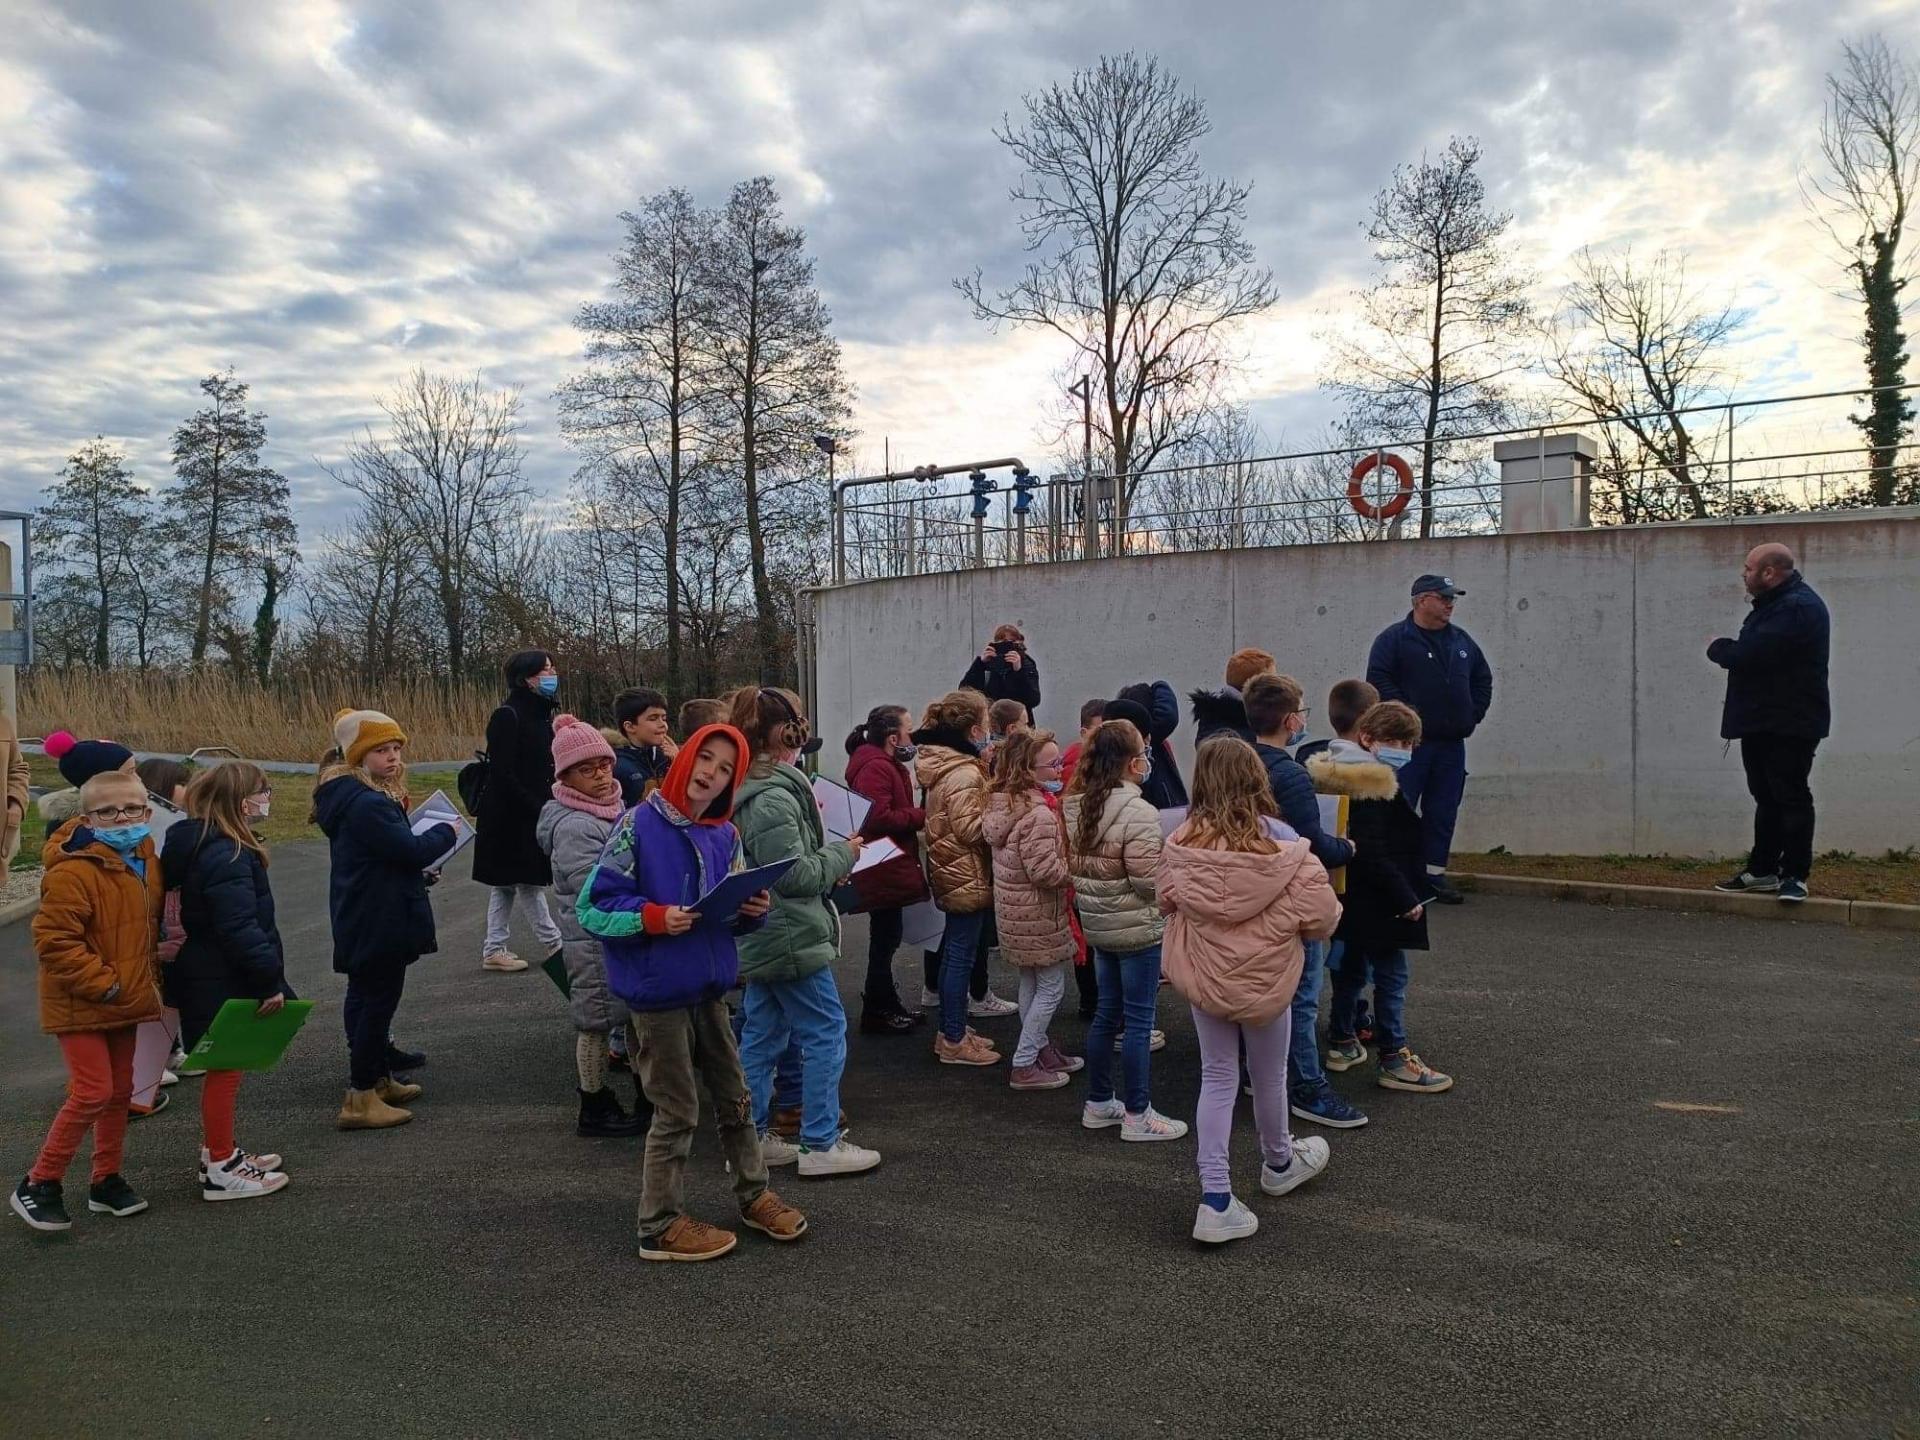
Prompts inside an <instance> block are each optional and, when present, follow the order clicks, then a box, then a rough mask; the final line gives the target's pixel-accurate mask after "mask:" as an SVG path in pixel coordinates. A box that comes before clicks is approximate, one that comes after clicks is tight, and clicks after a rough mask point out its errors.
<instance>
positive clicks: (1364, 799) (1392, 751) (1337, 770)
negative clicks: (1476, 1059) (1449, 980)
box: [1307, 700, 1453, 1095]
mask: <svg viewBox="0 0 1920 1440" xmlns="http://www.w3.org/2000/svg"><path fill="white" fill-rule="evenodd" d="M1354 736H1355V738H1354V739H1352V740H1336V741H1334V742H1333V744H1332V745H1330V746H1329V747H1328V748H1327V753H1326V754H1324V755H1316V756H1315V757H1314V758H1313V759H1312V760H1311V761H1310V762H1308V765H1307V772H1308V773H1309V774H1310V775H1312V776H1313V783H1314V785H1315V787H1316V788H1317V789H1319V790H1320V791H1321V792H1322V793H1324V794H1334V795H1345V796H1347V797H1349V804H1348V807H1347V816H1348V819H1347V833H1348V834H1349V835H1351V836H1352V837H1353V842H1354V854H1353V861H1352V863H1351V864H1349V865H1348V866H1347V891H1346V897H1345V899H1346V911H1345V913H1344V914H1343V915H1342V916H1341V919H1340V928H1339V930H1338V931H1336V932H1335V937H1336V938H1337V939H1338V940H1340V941H1341V942H1342V943H1343V944H1344V945H1345V946H1346V951H1345V953H1344V954H1343V955H1342V956H1341V959H1340V965H1339V968H1338V969H1337V970H1335V971H1334V975H1333V1014H1332V1016H1331V1017H1330V1018H1329V1020H1328V1023H1327V1069H1329V1070H1350V1069H1352V1068H1353V1067H1354V1066H1356V1065H1360V1064H1364V1063H1365V1061H1366V1058H1367V1051H1366V1047H1365V1046H1364V1045H1362V1044H1361V1043H1360V1040H1359V1037H1358V1036H1357V1035H1356V1034H1355V1033H1354V1030H1355V1024H1354V1011H1355V1006H1356V1002H1357V1001H1358V999H1359V996H1360V988H1361V986H1362V985H1364V984H1365V983H1366V978H1367V974H1368V970H1369V967H1370V968H1371V970H1372V974H1373V1004H1374V1011H1375V1014H1374V1033H1375V1034H1376V1035H1377V1036H1378V1037H1379V1041H1380V1075H1379V1083H1380V1084H1381V1085H1382V1086H1383V1087H1384V1088H1386V1089H1388V1090H1412V1091H1414V1092H1416V1093H1419V1094H1430V1095H1431V1094H1438V1093H1439V1092H1441V1091H1442V1090H1446V1089H1448V1088H1450V1087H1451V1086H1452V1084H1453V1079H1452V1077H1451V1076H1448V1075H1442V1074H1441V1073H1440V1072H1439V1071H1437V1070H1434V1069H1431V1068H1430V1067H1428V1066H1427V1065H1426V1064H1425V1062H1423V1061H1422V1060H1421V1059H1420V1057H1419V1056H1418V1055H1416V1054H1414V1053H1413V1051H1412V1050H1411V1049H1409V1048H1408V1046H1407V1036H1406V1031H1405V1028H1404V1024H1403V1021H1402V1018H1401V1017H1402V1007H1403V1006H1404V1004H1405V1002H1406V996H1407V976H1408V969H1409V965H1408V960H1407V951H1409V950H1424V949H1426V948H1427V920H1426V907H1425V905H1424V904H1422V901H1421V897H1422V896H1423V895H1425V894H1426V890H1425V888H1424V887H1425V885H1426V861H1425V859H1424V857H1423V852H1422V850H1421V841H1420V817H1419V816H1418V815H1416V814H1415V813H1414V809H1413V807H1412V806H1411V805H1409V804H1408V803H1407V799H1406V797H1405V796H1404V795H1402V794H1401V793H1400V786H1399V782H1398V780H1397V779H1396V778H1395V775H1394V772H1395V771H1396V770H1398V769H1399V768H1400V767H1401V766H1402V765H1405V764H1406V763H1407V761H1409V760H1411V759H1412V758H1413V750H1414V747H1415V746H1416V745H1418V744H1419V743H1420V717H1419V716H1418V715H1416V714H1414V713H1413V710H1412V709H1411V708H1410V707H1408V706H1406V705H1403V704H1401V703H1400V702H1399V701H1398V700H1387V701H1383V702H1381V703H1380V704H1378V705H1375V706H1373V708H1371V709H1370V710H1368V711H1367V712H1366V713H1365V714H1364V715H1362V716H1361V717H1360V719H1359V721H1358V722H1357V723H1356V725H1355V727H1354Z"/></svg>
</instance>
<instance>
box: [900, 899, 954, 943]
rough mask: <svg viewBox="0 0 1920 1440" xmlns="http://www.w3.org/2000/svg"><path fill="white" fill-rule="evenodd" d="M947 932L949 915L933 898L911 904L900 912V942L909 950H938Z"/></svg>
mask: <svg viewBox="0 0 1920 1440" xmlns="http://www.w3.org/2000/svg"><path fill="white" fill-rule="evenodd" d="M946 933H947V917H946V915H945V913H944V912H943V911H942V910H941V909H940V907H939V906H938V905H936V904H934V903H933V901H931V900H922V901H921V902H920V903H919V904H917V905H909V906H907V908H906V909H904V910H902V911H901V912H900V943H901V944H902V945H904V946H906V948H908V949H909V950H915V949H918V950H937V949H939V948H940V937H941V936H942V935H944V934H946Z"/></svg>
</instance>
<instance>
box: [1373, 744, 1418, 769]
mask: <svg viewBox="0 0 1920 1440" xmlns="http://www.w3.org/2000/svg"><path fill="white" fill-rule="evenodd" d="M1373 758H1374V759H1376V760H1378V761H1379V762H1380V763H1381V764H1382V765H1391V766H1392V767H1393V768H1394V769H1395V770H1398V769H1399V768H1400V767H1401V766H1402V765H1404V764H1406V763H1407V762H1408V761H1409V760H1411V759H1413V751H1411V750H1406V749H1402V748H1401V747H1400V746H1398V745H1382V746H1381V747H1380V748H1379V749H1377V750H1375V751H1374V752H1373Z"/></svg>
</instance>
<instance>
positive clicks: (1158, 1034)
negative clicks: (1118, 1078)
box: [1016, 1007, 1167, 1055]
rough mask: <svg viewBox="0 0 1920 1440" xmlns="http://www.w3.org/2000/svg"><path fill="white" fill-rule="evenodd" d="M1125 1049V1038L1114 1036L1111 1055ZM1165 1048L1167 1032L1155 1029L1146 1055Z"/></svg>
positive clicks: (1149, 1039) (1149, 1037)
mask: <svg viewBox="0 0 1920 1440" xmlns="http://www.w3.org/2000/svg"><path fill="white" fill-rule="evenodd" d="M1016 1008H1017V1007H1016ZM1126 1048H1127V1037H1126V1036H1125V1035H1116V1036H1114V1037H1113V1053H1114V1054H1116V1055H1118V1054H1119V1053H1120V1052H1121V1051H1122V1050H1124V1049H1126ZM1166 1048H1167V1032H1166V1031H1164V1030H1160V1029H1155V1030H1154V1032H1153V1033H1152V1034H1151V1035H1149V1036H1148V1037H1147V1053H1148V1054H1152V1053H1153V1052H1154V1051H1156V1050H1164V1049H1166Z"/></svg>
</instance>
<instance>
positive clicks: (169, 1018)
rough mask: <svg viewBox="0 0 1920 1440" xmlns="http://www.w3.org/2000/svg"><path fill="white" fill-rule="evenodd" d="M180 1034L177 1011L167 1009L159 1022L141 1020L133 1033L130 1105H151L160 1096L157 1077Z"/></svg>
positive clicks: (178, 1013)
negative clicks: (131, 1094) (131, 1096)
mask: <svg viewBox="0 0 1920 1440" xmlns="http://www.w3.org/2000/svg"><path fill="white" fill-rule="evenodd" d="M179 1034H180V1012H179V1011H178V1010H173V1009H167V1010H162V1011H161V1012H160V1018H159V1019H158V1020H146V1021H142V1022H141V1024H140V1025H139V1026H137V1027H136V1028H135V1030H134V1032H133V1103H134V1104H136V1105H147V1106H151V1105H152V1104H153V1097H154V1096H156V1095H158V1094H159V1093H160V1075H161V1072H162V1071H164V1070H165V1069H166V1068H167V1057H168V1056H169V1055H171V1054H172V1053H173V1042H174V1040H175V1039H176V1038H177V1037H178V1036H179Z"/></svg>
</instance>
